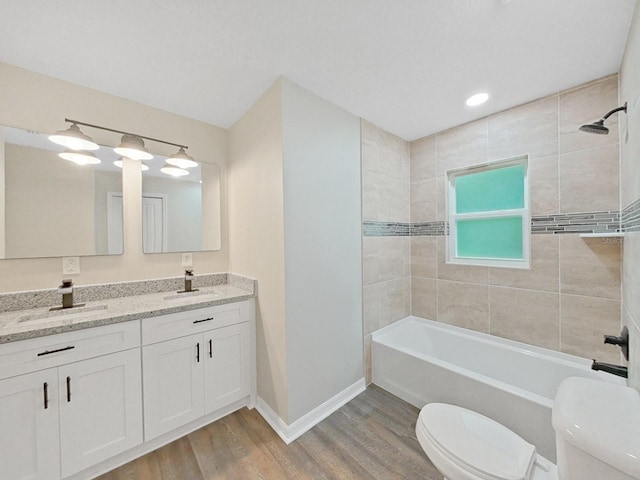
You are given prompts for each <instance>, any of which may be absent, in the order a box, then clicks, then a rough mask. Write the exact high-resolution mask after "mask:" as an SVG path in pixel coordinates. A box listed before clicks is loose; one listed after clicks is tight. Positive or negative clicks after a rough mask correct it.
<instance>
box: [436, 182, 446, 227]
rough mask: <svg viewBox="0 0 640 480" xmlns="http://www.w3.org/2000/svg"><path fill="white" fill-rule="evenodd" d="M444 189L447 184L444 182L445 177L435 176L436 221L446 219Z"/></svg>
mask: <svg viewBox="0 0 640 480" xmlns="http://www.w3.org/2000/svg"><path fill="white" fill-rule="evenodd" d="M446 191H447V184H446V182H445V177H438V178H436V220H437V221H438V222H443V221H445V220H447V199H446V197H445V195H446Z"/></svg>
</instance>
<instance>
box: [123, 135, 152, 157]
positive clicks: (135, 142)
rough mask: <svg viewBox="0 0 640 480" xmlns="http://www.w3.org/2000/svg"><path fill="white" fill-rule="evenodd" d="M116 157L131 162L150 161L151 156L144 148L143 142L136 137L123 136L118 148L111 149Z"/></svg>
mask: <svg viewBox="0 0 640 480" xmlns="http://www.w3.org/2000/svg"><path fill="white" fill-rule="evenodd" d="M113 150H114V152H116V153H117V154H118V155H122V156H123V157H127V158H131V159H133V160H151V159H152V158H153V155H151V154H150V153H149V150H147V149H146V148H145V146H144V141H143V140H142V139H141V138H140V137H138V136H136V135H128V134H127V135H123V136H122V141H121V142H120V146H119V147H118V148H114V149H113Z"/></svg>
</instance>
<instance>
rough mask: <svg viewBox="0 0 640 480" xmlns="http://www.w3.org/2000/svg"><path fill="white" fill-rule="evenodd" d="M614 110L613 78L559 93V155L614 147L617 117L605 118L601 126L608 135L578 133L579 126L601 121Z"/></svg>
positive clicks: (615, 115) (614, 82)
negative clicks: (606, 146) (602, 147)
mask: <svg viewBox="0 0 640 480" xmlns="http://www.w3.org/2000/svg"><path fill="white" fill-rule="evenodd" d="M618 106H619V105H618V76H617V75H614V76H612V77H608V78H606V79H603V80H602V81H599V82H594V83H591V84H589V85H587V86H584V87H579V88H574V89H571V90H568V91H565V92H560V112H559V118H560V125H559V127H560V153H566V152H574V151H576V150H583V149H585V148H592V147H599V146H602V145H609V144H612V143H617V141H618V115H617V114H614V115H613V116H611V117H609V119H607V122H606V123H605V125H606V126H607V127H608V128H609V130H610V132H609V135H593V134H589V133H584V132H581V131H579V130H578V129H579V128H580V126H581V125H584V124H586V123H591V122H594V121H596V120H599V119H601V118H602V117H603V115H604V114H605V113H607V112H608V111H610V110H612V109H614V108H616V107H618Z"/></svg>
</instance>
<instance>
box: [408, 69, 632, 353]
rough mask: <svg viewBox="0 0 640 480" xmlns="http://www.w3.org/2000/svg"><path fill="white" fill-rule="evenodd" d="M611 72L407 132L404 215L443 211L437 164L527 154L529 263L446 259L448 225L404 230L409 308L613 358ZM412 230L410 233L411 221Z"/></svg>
mask: <svg viewBox="0 0 640 480" xmlns="http://www.w3.org/2000/svg"><path fill="white" fill-rule="evenodd" d="M617 102H618V76H617V75H614V76H610V77H607V78H604V79H601V80H598V81H594V82H590V83H588V84H585V85H581V86H578V87H575V88H572V89H570V90H567V91H563V92H559V93H558V94H554V95H550V96H548V97H545V98H542V99H540V100H537V101H534V102H531V103H528V104H525V105H522V106H519V107H516V108H513V109H510V110H507V111H504V112H500V113H498V114H495V115H491V116H489V117H485V118H482V119H480V120H477V121H474V122H472V123H468V124H465V125H462V126H459V127H455V128H452V129H450V130H447V131H444V132H440V133H437V134H435V135H432V136H430V137H426V138H423V139H419V140H416V141H414V142H411V146H410V149H411V221H412V222H442V221H444V220H445V215H446V213H445V203H444V202H445V197H444V187H445V177H444V174H445V171H446V170H448V169H451V168H456V167H462V166H467V165H472V164H476V163H483V162H487V161H493V160H499V159H503V158H509V157H513V156H516V155H520V154H529V166H530V189H531V214H532V225H533V226H532V233H533V235H532V237H531V269H530V270H516V269H506V268H487V267H471V266H458V265H449V264H447V263H445V237H444V235H442V234H440V235H429V234H427V235H420V234H418V235H414V236H411V237H410V238H411V313H412V314H414V315H417V316H421V317H426V318H430V319H434V320H438V321H441V322H446V323H449V324H454V325H458V326H462V327H466V328H471V329H473V330H478V331H481V332H485V333H490V334H493V335H498V336H501V337H506V338H510V339H513V340H518V341H521V342H526V343H529V344H533V345H538V346H542V347H546V348H550V349H553V350H560V351H563V352H568V353H572V354H576V355H580V356H583V357H587V358H597V359H599V360H603V361H611V362H618V361H619V360H620V358H619V354H618V352H617V351H616V349H614V348H611V347H609V346H604V345H603V344H602V335H603V334H604V333H612V334H613V333H617V332H618V331H619V329H620V270H621V242H620V239H618V238H606V239H602V238H590V239H587V238H581V237H580V236H579V234H578V233H574V232H581V231H585V232H586V231H589V232H591V231H615V230H617V229H618V228H619V209H620V205H619V190H620V189H619V172H618V168H619V162H618V157H619V155H618V149H619V145H618V128H617V118H614V117H611V118H610V120H609V121H608V122H607V125H608V126H609V128H610V129H611V133H610V134H609V135H606V136H605V135H590V134H586V133H582V132H578V127H579V126H580V125H581V124H583V123H588V122H591V121H593V120H597V119H598V118H600V117H601V116H602V115H604V114H605V113H606V112H607V111H609V110H610V109H612V108H615V107H616V106H617ZM414 233H415V232H414Z"/></svg>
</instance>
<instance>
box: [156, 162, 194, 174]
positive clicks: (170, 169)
mask: <svg viewBox="0 0 640 480" xmlns="http://www.w3.org/2000/svg"><path fill="white" fill-rule="evenodd" d="M160 171H161V172H162V173H166V174H167V175H171V176H172V177H183V176H185V175H189V172H187V171H186V170H185V169H184V168H180V167H176V166H175V165H169V164H168V163H165V165H164V167H162V168H161V169H160Z"/></svg>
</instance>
